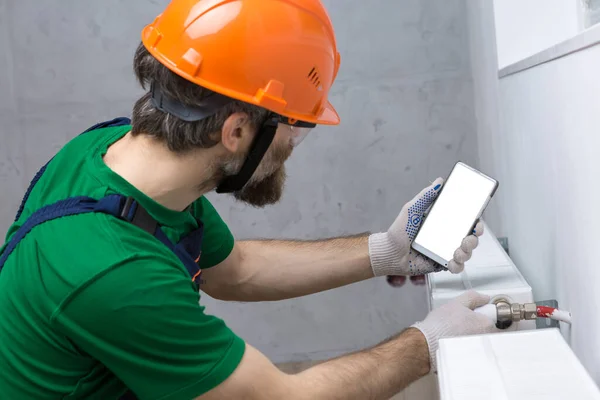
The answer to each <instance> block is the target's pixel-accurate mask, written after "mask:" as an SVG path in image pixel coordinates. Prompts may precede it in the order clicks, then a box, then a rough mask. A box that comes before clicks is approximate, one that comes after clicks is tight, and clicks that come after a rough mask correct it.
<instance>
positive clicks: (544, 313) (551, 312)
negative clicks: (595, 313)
mask: <svg viewBox="0 0 600 400" xmlns="http://www.w3.org/2000/svg"><path fill="white" fill-rule="evenodd" d="M537 316H538V317H539V318H550V319H553V320H556V321H561V322H565V323H567V324H570V323H571V313H570V312H568V311H564V310H559V309H558V308H554V307H546V306H538V307H537Z"/></svg>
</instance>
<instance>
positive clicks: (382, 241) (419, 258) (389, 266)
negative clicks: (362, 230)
mask: <svg viewBox="0 0 600 400" xmlns="http://www.w3.org/2000/svg"><path fill="white" fill-rule="evenodd" d="M443 183H444V180H443V179H442V178H438V179H436V180H435V181H434V182H433V184H432V185H431V186H429V187H427V188H425V189H423V190H422V191H421V193H419V194H418V195H417V196H416V197H415V198H414V199H412V200H411V201H410V202H408V203H407V204H406V205H404V207H403V208H402V211H400V215H398V217H397V218H396V220H395V221H394V223H393V224H392V226H391V227H390V228H389V229H388V231H387V232H382V233H375V234H372V235H371V236H369V257H370V258H371V267H372V268H373V273H374V274H375V276H383V275H422V274H427V273H430V272H437V271H441V270H442V267H441V266H440V265H439V264H437V263H435V262H433V261H432V260H430V259H429V258H427V257H425V256H423V255H421V254H419V253H417V252H416V251H414V250H412V249H411V247H410V245H411V243H412V241H413V240H414V238H415V236H416V234H417V230H418V228H419V226H420V225H421V221H422V219H423V214H424V213H425V211H427V210H428V209H429V207H430V206H431V204H432V203H433V201H434V200H435V199H436V198H437V196H438V194H439V192H440V189H441V188H442V184H443ZM482 234H483V223H481V222H479V223H478V224H477V226H476V227H475V231H474V234H473V235H469V236H467V237H466V238H465V239H464V240H463V242H462V244H461V246H460V248H458V249H457V250H456V252H455V253H454V258H453V259H452V260H451V261H450V262H449V263H448V267H447V268H448V270H449V271H450V272H452V273H455V274H456V273H459V272H462V270H463V269H464V268H465V262H466V261H468V260H469V259H470V258H471V255H472V253H473V250H474V249H475V248H476V247H477V244H478V243H479V240H478V236H481V235H482Z"/></svg>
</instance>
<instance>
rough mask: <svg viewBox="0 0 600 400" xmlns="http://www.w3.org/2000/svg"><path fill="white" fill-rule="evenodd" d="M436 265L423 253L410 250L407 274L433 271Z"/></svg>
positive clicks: (422, 273)
mask: <svg viewBox="0 0 600 400" xmlns="http://www.w3.org/2000/svg"><path fill="white" fill-rule="evenodd" d="M436 265H437V264H436V263H435V262H433V261H432V260H430V259H429V258H427V257H425V256H424V255H422V254H419V253H417V252H414V251H411V252H410V256H409V260H408V274H409V275H410V276H415V275H424V274H428V273H430V272H435V269H436Z"/></svg>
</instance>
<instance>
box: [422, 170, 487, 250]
mask: <svg viewBox="0 0 600 400" xmlns="http://www.w3.org/2000/svg"><path fill="white" fill-rule="evenodd" d="M495 185H496V182H495V181H494V180H492V179H490V178H488V177H486V176H484V175H481V174H479V173H478V172H476V171H473V170H471V169H470V168H468V167H466V166H464V165H462V164H460V163H459V164H456V166H455V167H454V169H453V170H452V173H451V174H450V176H449V177H448V179H447V181H446V183H445V184H444V187H443V188H442V192H441V193H440V195H439V197H438V199H437V200H436V202H435V204H434V205H433V207H432V208H431V210H430V212H429V215H428V216H427V218H426V220H425V222H424V223H423V226H422V227H421V229H420V230H419V232H418V234H417V237H416V238H415V243H417V244H418V245H420V246H422V247H423V248H425V249H427V250H429V251H430V252H432V253H434V254H436V255H437V256H439V257H441V258H443V259H444V260H445V261H446V262H448V261H450V260H452V258H453V257H454V252H455V251H456V249H458V248H459V247H460V245H461V243H462V240H463V239H464V238H465V236H467V235H468V234H470V232H469V230H470V229H472V227H473V223H474V222H475V220H476V219H477V218H478V217H479V212H480V211H481V209H482V208H483V206H484V205H485V203H486V201H487V200H488V198H489V197H490V196H491V195H492V193H493V191H494V186H495Z"/></svg>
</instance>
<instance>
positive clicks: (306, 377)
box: [296, 328, 430, 400]
mask: <svg viewBox="0 0 600 400" xmlns="http://www.w3.org/2000/svg"><path fill="white" fill-rule="evenodd" d="M429 368H430V366H429V350H428V348H427V342H426V340H425V337H424V336H423V334H421V332H420V331H418V330H417V329H414V328H410V329H407V330H406V331H404V332H403V333H402V334H400V335H399V336H396V337H394V338H392V339H390V340H387V341H386V342H384V343H382V344H380V345H378V346H376V347H374V348H372V349H369V350H364V351H361V352H358V353H354V354H350V355H346V356H343V357H340V358H337V359H334V360H330V361H327V362H325V363H322V364H319V365H317V366H315V367H313V368H310V369H308V370H306V371H304V372H301V373H299V374H298V375H296V378H297V379H298V380H299V382H301V386H303V390H306V393H307V394H309V395H307V396H305V397H306V398H307V399H311V400H315V399H361V400H362V399H389V398H390V397H392V396H393V395H395V394H396V393H398V392H400V391H402V390H403V389H404V388H406V387H407V386H408V385H410V384H411V383H412V382H414V381H416V380H417V379H419V378H421V377H423V376H424V375H426V374H427V373H428V372H429ZM299 398H304V397H299Z"/></svg>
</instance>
